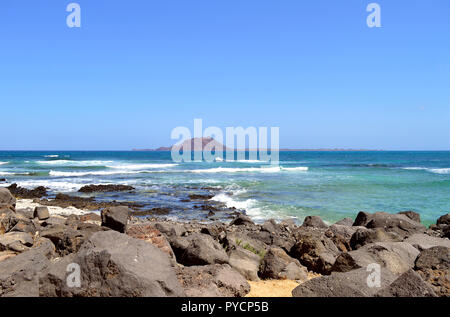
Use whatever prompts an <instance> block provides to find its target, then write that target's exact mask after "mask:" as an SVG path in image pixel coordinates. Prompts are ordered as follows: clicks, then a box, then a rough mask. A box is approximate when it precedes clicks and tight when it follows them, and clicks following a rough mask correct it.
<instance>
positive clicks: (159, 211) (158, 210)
mask: <svg viewBox="0 0 450 317" xmlns="http://www.w3.org/2000/svg"><path fill="white" fill-rule="evenodd" d="M171 211H172V209H171V208H168V207H155V208H152V209H147V210H135V211H133V216H148V215H168V214H170V212H171Z"/></svg>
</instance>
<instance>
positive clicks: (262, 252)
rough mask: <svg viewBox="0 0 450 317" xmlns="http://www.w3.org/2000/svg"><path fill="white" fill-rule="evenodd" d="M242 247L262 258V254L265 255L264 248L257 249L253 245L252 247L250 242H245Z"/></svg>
mask: <svg viewBox="0 0 450 317" xmlns="http://www.w3.org/2000/svg"><path fill="white" fill-rule="evenodd" d="M243 248H244V249H245V250H248V251H250V252H253V253H254V254H256V255H258V256H259V257H260V258H264V256H265V255H266V251H265V250H261V251H258V250H257V249H255V248H254V247H252V246H251V245H250V244H248V243H246V244H245V245H244V246H243Z"/></svg>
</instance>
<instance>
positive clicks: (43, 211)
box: [34, 207, 50, 220]
mask: <svg viewBox="0 0 450 317" xmlns="http://www.w3.org/2000/svg"><path fill="white" fill-rule="evenodd" d="M34 217H35V218H36V217H37V218H38V219H39V220H45V219H48V218H50V212H49V211H48V208H47V207H36V208H34Z"/></svg>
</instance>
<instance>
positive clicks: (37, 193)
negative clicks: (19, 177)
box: [7, 184, 47, 199]
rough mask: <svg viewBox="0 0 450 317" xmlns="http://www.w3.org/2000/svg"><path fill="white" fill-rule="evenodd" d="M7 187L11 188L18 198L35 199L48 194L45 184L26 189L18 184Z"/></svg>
mask: <svg viewBox="0 0 450 317" xmlns="http://www.w3.org/2000/svg"><path fill="white" fill-rule="evenodd" d="M7 188H8V189H9V191H10V192H11V194H12V195H13V196H14V197H17V198H25V199H33V198H42V197H44V196H47V189H46V188H45V187H44V186H39V187H36V188H34V189H26V188H23V187H19V186H17V184H12V185H11V186H9V187H7Z"/></svg>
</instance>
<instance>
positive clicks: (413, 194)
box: [0, 151, 450, 225]
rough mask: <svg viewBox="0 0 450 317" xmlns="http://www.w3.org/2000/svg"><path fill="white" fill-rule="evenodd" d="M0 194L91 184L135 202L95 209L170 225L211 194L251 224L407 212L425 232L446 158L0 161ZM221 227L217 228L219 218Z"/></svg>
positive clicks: (448, 164)
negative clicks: (149, 212) (157, 214)
mask: <svg viewBox="0 0 450 317" xmlns="http://www.w3.org/2000/svg"><path fill="white" fill-rule="evenodd" d="M0 178H5V179H6V182H1V183H0V186H9V185H10V184H12V183H17V184H18V185H19V186H22V187H26V188H34V187H37V186H45V187H47V188H48V189H49V192H50V194H51V195H54V194H56V193H67V194H77V195H78V193H77V191H78V189H79V188H80V187H82V186H84V185H88V184H126V185H131V186H133V187H135V188H136V190H135V191H134V192H132V193H128V192H125V193H104V194H101V195H100V196H98V199H99V200H102V199H103V200H116V201H121V200H122V201H135V202H138V203H141V204H144V205H146V206H148V207H149V208H153V207H169V208H170V209H171V212H170V213H169V215H167V217H169V218H174V219H185V220H192V219H197V220H205V219H206V218H205V211H203V210H199V209H198V208H195V204H194V203H189V202H188V200H189V199H187V198H188V197H189V195H190V194H192V193H198V192H202V191H205V190H207V189H214V197H213V198H212V200H213V201H219V202H222V203H224V204H226V206H227V207H230V208H231V207H235V208H237V209H242V210H245V211H246V213H247V215H249V216H250V217H251V218H252V219H253V220H254V221H256V222H263V221H265V220H266V219H269V218H274V219H277V220H283V219H293V220H294V221H296V222H298V223H301V222H302V221H303V219H304V217H305V216H308V215H319V216H321V217H322V218H323V219H324V220H325V221H327V222H329V223H332V222H334V221H337V220H340V219H342V218H344V217H351V218H354V217H355V216H356V214H357V213H358V212H359V211H367V212H375V211H386V212H390V213H396V212H399V211H405V210H413V211H416V212H418V213H420V215H421V218H422V222H423V223H425V224H427V225H429V224H431V223H434V222H435V221H436V219H437V218H438V217H439V216H440V215H443V214H446V213H448V212H450V152H385V151H376V152H368V151H367V152H366V151H355V152H350V151H329V152H327V151H301V152H280V162H279V166H272V165H270V164H266V163H264V162H261V161H257V160H253V161H235V162H226V161H224V162H189V163H174V162H173V161H172V159H171V156H170V152H138V151H136V152H58V151H52V152H35V151H30V152H27V151H21V152H17V151H14V152H13V151H2V152H0ZM219 220H220V219H219Z"/></svg>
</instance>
